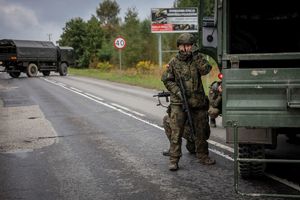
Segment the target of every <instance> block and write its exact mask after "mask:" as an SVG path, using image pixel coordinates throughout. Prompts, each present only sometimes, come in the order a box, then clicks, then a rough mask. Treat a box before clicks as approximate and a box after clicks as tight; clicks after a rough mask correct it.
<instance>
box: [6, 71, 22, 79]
mask: <svg viewBox="0 0 300 200" xmlns="http://www.w3.org/2000/svg"><path fill="white" fill-rule="evenodd" d="M8 74H9V75H10V76H11V77H12V78H18V77H19V76H20V74H21V72H9V73H8Z"/></svg>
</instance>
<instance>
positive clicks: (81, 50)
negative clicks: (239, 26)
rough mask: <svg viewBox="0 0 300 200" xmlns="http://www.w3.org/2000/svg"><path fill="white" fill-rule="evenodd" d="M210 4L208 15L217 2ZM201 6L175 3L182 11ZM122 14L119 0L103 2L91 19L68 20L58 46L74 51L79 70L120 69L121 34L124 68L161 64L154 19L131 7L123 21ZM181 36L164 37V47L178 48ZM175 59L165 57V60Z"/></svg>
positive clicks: (195, 1)
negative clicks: (107, 65) (104, 66)
mask: <svg viewBox="0 0 300 200" xmlns="http://www.w3.org/2000/svg"><path fill="white" fill-rule="evenodd" d="M206 3H207V5H208V6H207V10H206V13H207V14H211V12H212V7H213V0H206ZM198 6H199V0H175V1H174V3H173V7H178V8H180V7H198ZM149 9H150V8H149ZM119 14H120V6H119V5H118V3H117V2H116V1H115V0H103V1H102V2H101V3H99V6H98V7H97V8H96V13H95V15H92V16H91V18H90V19H89V20H87V21H84V20H83V19H82V18H80V17H75V18H72V19H71V20H69V21H67V22H66V24H65V27H64V28H63V33H62V35H61V36H60V40H59V41H58V44H59V45H60V46H71V47H73V48H74V51H75V58H76V63H77V64H76V65H77V67H81V68H96V67H97V65H98V64H99V63H110V64H112V65H115V66H116V65H117V64H118V62H119V60H118V51H117V50H116V49H115V48H114V45H113V42H114V39H115V38H116V37H117V36H119V35H121V36H122V37H124V38H125V39H126V44H127V45H126V49H124V50H123V51H122V63H123V66H124V68H130V67H135V66H136V65H137V63H138V62H140V61H147V62H150V63H157V60H158V53H157V50H158V49H157V34H153V33H151V20H150V18H149V19H144V20H142V21H141V20H140V19H139V18H138V11H137V9H136V8H135V7H132V8H127V10H126V12H125V17H124V19H123V20H122V19H121V18H120V17H119ZM177 37H178V34H171V33H168V34H163V37H162V43H163V48H164V49H166V50H171V49H173V50H174V49H176V39H177ZM171 56H172V55H170V54H164V61H168V60H169V58H170V57H171Z"/></svg>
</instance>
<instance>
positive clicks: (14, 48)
mask: <svg viewBox="0 0 300 200" xmlns="http://www.w3.org/2000/svg"><path fill="white" fill-rule="evenodd" d="M71 65H74V50H73V48H72V47H58V46H55V45H54V44H53V43H52V42H50V41H31V40H10V39H2V40H0V66H2V67H4V70H3V71H4V72H7V73H8V74H9V75H10V76H11V77H13V78H18V77H19V76H20V74H21V73H22V72H24V73H26V74H27V76H28V77H34V76H37V74H38V72H41V73H42V74H43V75H44V76H49V75H50V72H51V71H54V72H58V73H59V74H60V75H61V76H66V75H67V72H68V66H71Z"/></svg>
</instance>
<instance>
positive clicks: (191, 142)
mask: <svg viewBox="0 0 300 200" xmlns="http://www.w3.org/2000/svg"><path fill="white" fill-rule="evenodd" d="M163 126H164V129H165V133H166V136H167V138H168V140H169V142H170V144H171V134H172V130H171V126H170V116H169V115H166V116H164V118H163ZM182 137H183V138H184V139H186V145H185V147H186V149H187V150H188V151H189V152H190V153H196V149H195V148H196V147H195V139H194V136H193V135H192V133H191V131H190V127H189V124H188V123H187V121H186V123H185V126H184V130H183V134H182Z"/></svg>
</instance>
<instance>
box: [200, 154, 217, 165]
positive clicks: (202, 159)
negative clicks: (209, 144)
mask: <svg viewBox="0 0 300 200" xmlns="http://www.w3.org/2000/svg"><path fill="white" fill-rule="evenodd" d="M197 157H198V158H199V162H200V163H201V164H203V165H214V164H216V160H215V159H213V158H211V157H209V156H208V155H201V156H197Z"/></svg>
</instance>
